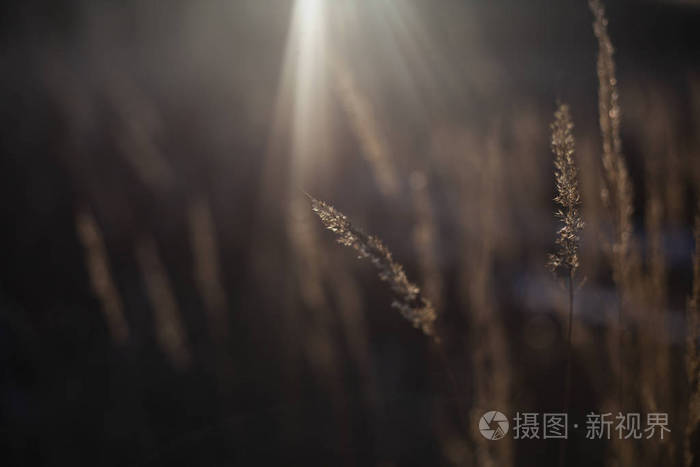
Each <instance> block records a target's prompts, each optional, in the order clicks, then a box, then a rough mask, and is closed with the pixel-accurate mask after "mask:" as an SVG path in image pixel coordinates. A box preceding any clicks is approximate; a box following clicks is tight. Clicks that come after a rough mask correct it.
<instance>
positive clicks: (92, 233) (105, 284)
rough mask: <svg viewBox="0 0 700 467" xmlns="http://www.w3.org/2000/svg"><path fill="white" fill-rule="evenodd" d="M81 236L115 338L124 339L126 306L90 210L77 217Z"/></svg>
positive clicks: (96, 288)
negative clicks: (113, 277) (116, 284)
mask: <svg viewBox="0 0 700 467" xmlns="http://www.w3.org/2000/svg"><path fill="white" fill-rule="evenodd" d="M75 225H76V230H77V231H78V237H79V239H80V242H81V243H82V244H83V248H84V249H85V263H86V266H87V272H88V276H90V284H91V285H92V289H93V290H94V292H95V295H97V298H98V299H99V301H100V305H101V307H102V314H103V315H104V318H105V320H106V321H107V326H108V328H109V333H110V335H111V337H112V340H113V341H114V342H116V343H122V342H124V341H125V340H126V339H127V338H128V337H129V325H128V323H127V322H126V319H125V318H124V306H123V304H122V300H121V297H120V296H119V292H118V291H117V287H116V286H115V285H114V280H113V279H112V275H111V273H110V267H109V259H108V257H107V249H106V248H105V244H104V240H103V238H102V233H101V232H100V228H99V226H98V225H97V221H96V220H95V218H94V217H93V216H92V214H90V213H89V212H88V211H80V212H78V213H77V214H76V219H75Z"/></svg>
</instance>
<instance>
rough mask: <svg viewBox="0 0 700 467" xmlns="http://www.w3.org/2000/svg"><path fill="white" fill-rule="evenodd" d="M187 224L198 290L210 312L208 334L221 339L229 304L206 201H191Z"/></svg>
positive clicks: (199, 199)
mask: <svg viewBox="0 0 700 467" xmlns="http://www.w3.org/2000/svg"><path fill="white" fill-rule="evenodd" d="M187 221H188V224H189V230H190V242H191V243H192V252H193V262H194V273H195V280H196V282H197V288H198V289H199V293H200V295H201V296H202V300H203V301H204V306H205V308H206V310H207V315H208V316H207V317H208V322H209V331H210V333H211V334H212V336H213V337H214V338H215V339H217V340H218V339H221V338H223V337H225V336H226V334H227V330H228V320H227V316H226V309H227V302H228V301H227V300H226V292H224V287H223V285H222V283H221V277H220V270H221V268H220V266H219V260H218V258H219V254H218V248H217V243H216V227H215V225H214V218H213V216H212V213H211V209H210V207H209V203H208V202H207V201H206V199H205V198H203V197H197V198H195V199H193V200H191V201H190V203H189V206H188V212H187Z"/></svg>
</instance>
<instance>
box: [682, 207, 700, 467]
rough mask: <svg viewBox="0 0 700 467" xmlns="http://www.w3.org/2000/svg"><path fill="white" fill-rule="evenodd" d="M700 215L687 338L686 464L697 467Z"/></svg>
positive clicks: (699, 398)
mask: <svg viewBox="0 0 700 467" xmlns="http://www.w3.org/2000/svg"><path fill="white" fill-rule="evenodd" d="M699 341H700V214H698V215H697V217H696V218H695V254H694V256H693V292H692V294H691V296H690V300H688V314H687V335H686V351H687V353H686V361H685V363H686V371H687V373H688V385H689V389H690V395H689V400H688V422H687V425H686V430H685V440H684V444H685V465H686V466H687V467H690V466H691V465H694V461H695V458H696V454H695V453H694V452H693V442H694V440H695V442H697V437H698V431H699V430H700V352H699V345H698V342H699Z"/></svg>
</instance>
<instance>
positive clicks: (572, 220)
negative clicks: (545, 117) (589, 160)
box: [549, 104, 583, 276]
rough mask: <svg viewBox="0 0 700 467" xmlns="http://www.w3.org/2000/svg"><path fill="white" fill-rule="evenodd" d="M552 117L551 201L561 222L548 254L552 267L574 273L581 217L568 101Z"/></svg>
mask: <svg viewBox="0 0 700 467" xmlns="http://www.w3.org/2000/svg"><path fill="white" fill-rule="evenodd" d="M554 118H555V120H554V123H552V126H551V129H552V152H553V153H554V167H555V179H556V185H557V196H556V197H555V198H554V201H555V202H556V203H557V204H558V205H559V209H558V210H557V211H556V216H557V218H558V219H559V220H560V221H561V222H562V224H563V226H562V227H561V228H560V229H559V231H558V232H557V239H556V241H555V242H556V244H557V247H558V250H557V252H556V253H554V254H552V255H550V256H549V266H550V267H551V268H552V270H556V269H558V268H564V269H566V271H567V273H570V275H571V276H573V275H574V273H575V272H576V269H577V268H578V267H579V260H578V248H579V242H580V237H579V234H580V232H581V230H582V229H583V219H582V218H581V213H580V211H579V206H580V204H581V195H580V194H579V191H578V169H577V168H576V164H575V163H574V159H573V156H574V150H575V141H574V135H573V133H572V130H573V128H574V123H573V122H572V120H571V114H570V113H569V107H568V106H567V105H563V104H562V105H561V106H559V109H557V111H556V112H555V114H554Z"/></svg>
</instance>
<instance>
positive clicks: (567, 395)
mask: <svg viewBox="0 0 700 467" xmlns="http://www.w3.org/2000/svg"><path fill="white" fill-rule="evenodd" d="M568 285H569V329H568V332H567V349H566V380H565V383H564V413H565V414H567V423H568V414H569V409H570V407H571V371H572V370H571V368H572V366H573V362H572V356H573V330H574V326H573V324H574V271H573V269H572V268H569V277H568ZM567 433H568V429H567ZM567 442H568V436H567V437H566V438H564V440H563V441H562V444H561V449H560V451H559V466H560V467H563V466H564V465H565V460H566V444H567Z"/></svg>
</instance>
